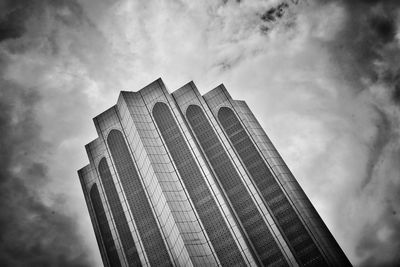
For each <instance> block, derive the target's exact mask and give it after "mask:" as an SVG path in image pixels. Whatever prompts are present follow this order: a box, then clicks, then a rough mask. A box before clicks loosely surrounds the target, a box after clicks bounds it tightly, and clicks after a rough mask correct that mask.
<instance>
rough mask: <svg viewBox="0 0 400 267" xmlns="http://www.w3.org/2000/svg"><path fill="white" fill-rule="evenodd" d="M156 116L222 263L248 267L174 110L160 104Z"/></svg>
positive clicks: (154, 110) (155, 118) (154, 111)
mask: <svg viewBox="0 0 400 267" xmlns="http://www.w3.org/2000/svg"><path fill="white" fill-rule="evenodd" d="M152 113H153V117H154V120H155V121H156V124H157V126H158V128H159V130H160V132H161V135H162V137H163V139H164V141H165V144H166V146H167V148H168V151H169V152H170V154H171V157H172V159H173V160H174V162H175V165H176V168H177V170H178V172H179V174H180V176H181V178H182V181H183V183H184V185H185V187H186V189H187V191H188V193H189V196H190V198H191V200H192V201H193V204H194V206H195V208H196V210H197V213H198V214H199V217H200V220H201V222H202V223H203V225H204V228H205V230H206V232H207V235H208V237H209V238H210V241H211V244H212V245H213V247H214V249H215V252H216V254H217V257H218V259H219V261H220V262H221V264H222V265H223V266H244V265H245V262H244V259H243V257H242V255H241V253H240V250H239V248H238V247H237V245H236V243H235V241H234V239H233V236H232V235H231V233H230V231H229V228H228V226H227V224H226V223H225V221H224V219H223V216H222V214H221V212H220V210H219V209H218V206H217V203H216V201H215V200H214V198H213V195H212V194H211V191H210V190H209V188H208V186H207V184H206V181H205V180H204V177H203V175H202V173H201V171H200V169H199V167H198V166H197V164H196V161H195V159H194V157H193V155H192V154H191V152H190V148H189V146H188V144H187V142H186V140H185V139H184V137H183V135H182V133H181V132H180V130H179V127H178V124H177V122H176V121H175V119H174V117H173V115H172V113H171V111H170V109H169V108H168V106H167V105H166V104H165V103H161V102H158V103H156V104H155V105H154V108H153V112H152Z"/></svg>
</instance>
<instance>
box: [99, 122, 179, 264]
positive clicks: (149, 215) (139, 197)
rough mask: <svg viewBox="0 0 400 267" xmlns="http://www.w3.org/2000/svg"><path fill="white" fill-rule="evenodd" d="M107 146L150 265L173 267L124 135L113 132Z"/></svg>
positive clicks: (109, 136) (108, 138)
mask: <svg viewBox="0 0 400 267" xmlns="http://www.w3.org/2000/svg"><path fill="white" fill-rule="evenodd" d="M107 143H108V146H109V148H110V152H111V155H112V158H113V160H114V164H115V167H116V169H117V173H118V176H119V178H120V181H121V184H122V187H123V189H124V192H125V195H126V198H127V201H128V204H129V207H130V210H131V212H132V215H133V218H134V220H135V223H136V227H137V229H138V232H139V235H140V238H141V240H142V243H143V247H144V250H145V251H146V255H147V258H148V259H149V262H150V265H151V266H172V262H171V259H170V257H169V254H168V250H167V247H166V245H165V243H164V240H163V238H162V235H161V233H160V229H159V227H158V224H157V221H156V219H155V217H154V214H153V212H152V207H151V205H150V202H149V200H148V199H147V196H146V193H145V191H144V188H143V185H142V183H141V182H140V178H139V175H138V172H137V170H136V167H135V165H134V163H133V160H132V158H131V155H130V153H129V149H128V147H127V145H126V142H125V140H124V137H123V135H122V133H121V132H120V131H118V130H111V131H110V133H109V134H108V137H107Z"/></svg>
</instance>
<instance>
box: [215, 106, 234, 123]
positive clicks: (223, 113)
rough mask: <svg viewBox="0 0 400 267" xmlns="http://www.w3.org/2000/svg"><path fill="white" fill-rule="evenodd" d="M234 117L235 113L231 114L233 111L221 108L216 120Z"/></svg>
mask: <svg viewBox="0 0 400 267" xmlns="http://www.w3.org/2000/svg"><path fill="white" fill-rule="evenodd" d="M232 115H235V113H233V110H232V109H231V108H228V107H221V108H220V109H219V110H218V119H220V120H221V118H223V117H225V116H232Z"/></svg>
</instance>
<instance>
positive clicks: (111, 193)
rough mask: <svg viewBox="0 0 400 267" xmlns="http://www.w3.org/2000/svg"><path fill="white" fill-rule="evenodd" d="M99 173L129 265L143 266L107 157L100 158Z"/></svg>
mask: <svg viewBox="0 0 400 267" xmlns="http://www.w3.org/2000/svg"><path fill="white" fill-rule="evenodd" d="M99 173H100V178H101V181H102V182H103V186H104V191H105V192H106V195H107V200H108V204H109V205H110V209H111V212H112V215H113V217H114V222H115V225H116V228H117V231H118V234H119V238H120V240H121V243H122V247H123V249H124V252H125V256H126V260H127V262H128V265H129V266H141V263H140V258H139V255H138V253H137V250H136V247H135V242H134V241H133V238H132V233H131V230H130V229H129V226H128V222H127V220H126V217H125V214H124V210H123V208H122V204H121V201H120V199H119V197H118V193H117V189H116V188H115V184H114V181H113V179H112V176H111V172H110V169H109V167H108V164H107V160H106V158H102V159H101V160H100V163H99Z"/></svg>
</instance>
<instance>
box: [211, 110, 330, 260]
mask: <svg viewBox="0 0 400 267" xmlns="http://www.w3.org/2000/svg"><path fill="white" fill-rule="evenodd" d="M218 120H219V122H220V123H221V125H222V127H223V129H224V130H225V132H226V134H227V136H228V138H229V140H230V141H231V143H232V145H233V147H234V148H235V150H236V152H237V153H238V155H239V157H240V159H241V160H242V162H243V164H244V165H245V167H246V169H247V170H248V172H249V173H250V177H251V179H252V180H253V181H254V183H255V185H256V187H257V188H258V189H259V191H260V192H261V195H262V197H263V198H264V200H265V203H266V204H267V206H268V208H269V210H270V211H271V213H272V214H273V217H274V218H275V221H276V223H277V225H278V227H279V228H280V229H281V232H282V235H283V237H284V238H285V239H286V240H287V242H288V244H289V247H290V248H291V250H292V252H293V254H294V256H295V257H296V259H297V260H298V261H299V262H300V264H301V265H302V266H326V265H327V263H326V262H325V260H324V258H323V256H322V254H321V252H320V251H319V250H318V248H317V246H316V244H315V243H314V241H313V240H312V238H311V236H310V235H309V233H308V232H307V230H306V228H305V226H304V225H303V223H302V222H301V220H300V218H299V217H298V216H297V214H296V212H295V210H294V209H293V207H292V206H291V205H290V203H289V200H288V199H287V198H286V196H285V194H284V192H283V191H282V189H281V188H280V187H279V185H278V183H277V181H276V180H275V178H274V176H273V174H272V173H271V171H270V170H269V168H268V166H267V165H266V163H265V162H264V160H263V159H262V157H261V155H260V153H259V152H258V150H257V149H256V147H255V146H254V144H253V142H252V141H251V139H250V137H249V136H248V134H247V132H246V130H245V129H244V128H243V126H242V124H241V123H240V121H239V120H238V118H237V117H236V115H235V114H234V113H233V111H232V110H231V109H230V108H227V107H222V108H221V109H220V110H219V111H218ZM299 237H301V238H299Z"/></svg>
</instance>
